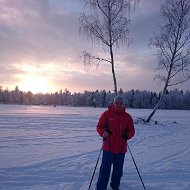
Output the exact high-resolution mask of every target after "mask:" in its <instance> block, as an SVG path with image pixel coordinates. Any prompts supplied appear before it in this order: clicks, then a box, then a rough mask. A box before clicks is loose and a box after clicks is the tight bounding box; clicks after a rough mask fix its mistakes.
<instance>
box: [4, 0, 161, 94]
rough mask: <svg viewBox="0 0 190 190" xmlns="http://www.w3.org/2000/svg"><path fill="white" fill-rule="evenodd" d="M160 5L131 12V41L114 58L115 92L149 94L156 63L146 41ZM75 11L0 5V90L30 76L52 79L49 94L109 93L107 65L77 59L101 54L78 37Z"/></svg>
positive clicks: (62, 1) (73, 6) (22, 2)
mask: <svg viewBox="0 0 190 190" xmlns="http://www.w3.org/2000/svg"><path fill="white" fill-rule="evenodd" d="M162 2H164V0H161V1H156V0H155V1H152V0H146V1H145V0H141V1H140V2H139V3H138V4H137V5H136V7H135V11H134V12H133V11H132V14H131V19H132V23H131V25H130V35H131V37H133V39H134V42H133V43H132V44H130V46H129V47H121V48H120V49H119V50H117V51H116V54H115V63H116V76H117V79H118V87H119V88H120V87H122V88H123V89H124V90H130V89H132V88H134V89H137V88H142V89H155V86H156V85H155V83H154V81H153V78H154V73H153V72H154V68H155V66H156V59H155V57H154V52H153V51H152V50H150V49H149V48H148V40H149V37H151V35H152V32H153V31H154V30H155V29H156V26H157V23H158V20H159V19H158V18H159V17H158V16H159V7H160V5H161V4H162ZM81 10H82V5H81V2H80V1H79V0H75V1H70V0H27V1H26V0H14V1H13V0H1V1H0V60H1V62H0V67H1V70H0V81H1V84H0V85H3V87H4V88H6V87H9V86H16V85H17V84H18V83H19V82H20V80H21V78H22V77H24V76H25V77H27V75H30V74H31V73H32V72H34V73H35V74H36V75H37V74H38V75H41V76H42V75H43V76H44V77H46V78H47V79H48V80H52V81H53V83H54V84H55V85H54V89H65V88H68V89H71V91H73V92H74V91H81V92H82V91H83V90H84V89H87V90H96V89H100V90H101V89H102V90H103V89H105V90H112V89H113V79H112V73H111V65H109V64H107V63H100V65H99V67H98V68H96V67H95V66H94V67H90V68H89V67H84V64H83V62H82V60H81V59H80V56H81V55H82V51H83V50H87V51H89V52H93V53H95V54H97V55H101V54H102V53H103V51H102V49H101V48H99V47H94V46H93V45H92V44H91V43H89V42H87V40H86V39H85V38H84V37H82V36H80V35H79V23H78V17H79V13H80V12H81ZM26 68H28V70H27V69H26ZM156 88H157V87H156Z"/></svg>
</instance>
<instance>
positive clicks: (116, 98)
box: [114, 95, 125, 105]
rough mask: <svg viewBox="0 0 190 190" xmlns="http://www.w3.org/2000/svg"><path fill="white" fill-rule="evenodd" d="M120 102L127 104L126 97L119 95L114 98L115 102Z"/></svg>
mask: <svg viewBox="0 0 190 190" xmlns="http://www.w3.org/2000/svg"><path fill="white" fill-rule="evenodd" d="M118 102H120V103H123V104H124V105H125V99H124V98H123V96H119V95H118V96H116V97H115V98H114V103H118Z"/></svg>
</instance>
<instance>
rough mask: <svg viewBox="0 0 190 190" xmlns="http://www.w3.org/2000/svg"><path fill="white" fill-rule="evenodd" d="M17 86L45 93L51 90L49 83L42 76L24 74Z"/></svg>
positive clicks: (33, 91) (24, 89) (25, 89)
mask: <svg viewBox="0 0 190 190" xmlns="http://www.w3.org/2000/svg"><path fill="white" fill-rule="evenodd" d="M19 88H20V89H22V90H23V91H31V92H32V93H38V92H41V93H47V92H49V91H51V85H50V83H49V82H48V81H47V80H46V79H45V78H43V76H26V77H25V78H24V79H23V80H22V81H21V82H20V84H19Z"/></svg>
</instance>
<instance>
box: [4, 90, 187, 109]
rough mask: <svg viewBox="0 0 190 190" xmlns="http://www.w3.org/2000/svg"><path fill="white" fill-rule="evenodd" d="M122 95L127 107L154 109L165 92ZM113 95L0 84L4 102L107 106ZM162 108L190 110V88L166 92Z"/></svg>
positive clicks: (128, 92) (134, 91) (132, 92)
mask: <svg viewBox="0 0 190 190" xmlns="http://www.w3.org/2000/svg"><path fill="white" fill-rule="evenodd" d="M119 94H121V95H122V96H124V98H125V100H126V106H127V107H130V108H149V109H152V108H154V106H155V105H156V104H157V102H158V101H159V98H160V96H161V95H162V94H161V93H156V92H151V91H147V90H142V91H141V90H134V89H132V90H130V91H126V92H124V91H123V90H122V89H120V91H119ZM114 96H115V94H114V93H111V92H110V91H108V92H106V91H105V90H101V91H99V90H96V91H84V92H83V93H81V92H78V93H77V92H75V93H71V92H69V90H67V89H65V90H64V91H63V90H60V91H59V92H55V93H46V94H43V93H37V94H33V93H32V92H30V91H29V92H23V91H21V90H19V88H18V86H16V87H15V89H14V90H11V91H10V90H8V89H5V90H4V89H3V88H2V87H0V103H1V104H21V105H22V104H23V105H53V106H56V105H62V106H78V107H79V106H92V107H107V106H109V105H110V104H111V103H112V102H113V98H114ZM159 108H160V109H186V110H190V91H189V90H187V91H185V92H183V91H182V90H181V91H180V90H178V89H174V90H171V91H167V92H166V94H165V96H164V98H163V101H162V103H161V105H160V107H159Z"/></svg>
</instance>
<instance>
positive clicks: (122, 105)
mask: <svg viewBox="0 0 190 190" xmlns="http://www.w3.org/2000/svg"><path fill="white" fill-rule="evenodd" d="M114 106H115V108H116V109H117V110H121V109H123V108H124V104H123V103H122V102H115V103H114Z"/></svg>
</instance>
